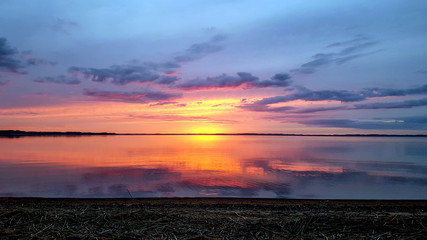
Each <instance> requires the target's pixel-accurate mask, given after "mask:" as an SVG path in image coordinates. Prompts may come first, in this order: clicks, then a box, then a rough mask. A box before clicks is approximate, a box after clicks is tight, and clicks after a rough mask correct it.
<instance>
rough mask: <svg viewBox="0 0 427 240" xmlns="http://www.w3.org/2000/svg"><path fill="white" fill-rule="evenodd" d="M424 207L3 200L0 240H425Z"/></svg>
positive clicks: (269, 201) (368, 203) (426, 215)
mask: <svg viewBox="0 0 427 240" xmlns="http://www.w3.org/2000/svg"><path fill="white" fill-rule="evenodd" d="M426 227H427V203H426V201H327V200H277V199H217V198H212V199H197V198H196V199H192V198H190V199H186V198H184V199H37V198H0V239H425V238H426V236H427V228H426Z"/></svg>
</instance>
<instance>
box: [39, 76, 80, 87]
mask: <svg viewBox="0 0 427 240" xmlns="http://www.w3.org/2000/svg"><path fill="white" fill-rule="evenodd" d="M34 82H37V83H59V84H68V85H78V84H80V80H79V79H77V78H75V77H70V76H65V75H59V76H57V77H40V78H37V79H35V80H34Z"/></svg>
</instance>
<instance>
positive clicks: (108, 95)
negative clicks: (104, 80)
mask: <svg viewBox="0 0 427 240" xmlns="http://www.w3.org/2000/svg"><path fill="white" fill-rule="evenodd" d="M84 94H85V95H87V96H93V97H96V98H97V99H99V100H103V101H117V102H131V103H149V102H156V101H167V100H171V99H176V98H179V97H181V96H182V94H179V93H167V92H160V91H151V90H145V91H141V92H113V91H98V90H88V89H86V90H85V92H84Z"/></svg>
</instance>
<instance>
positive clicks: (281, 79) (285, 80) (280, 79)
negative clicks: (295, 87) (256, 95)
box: [249, 73, 291, 87]
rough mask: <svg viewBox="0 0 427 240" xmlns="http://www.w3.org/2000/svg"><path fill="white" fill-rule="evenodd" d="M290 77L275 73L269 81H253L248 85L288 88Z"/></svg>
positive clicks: (285, 74)
mask: <svg viewBox="0 0 427 240" xmlns="http://www.w3.org/2000/svg"><path fill="white" fill-rule="evenodd" d="M290 79H291V76H290V75H289V74H287V73H277V74H275V75H274V76H273V77H271V79H270V80H262V81H259V80H255V81H253V82H251V83H250V84H249V85H250V86H253V87H288V86H290V85H291V80H290Z"/></svg>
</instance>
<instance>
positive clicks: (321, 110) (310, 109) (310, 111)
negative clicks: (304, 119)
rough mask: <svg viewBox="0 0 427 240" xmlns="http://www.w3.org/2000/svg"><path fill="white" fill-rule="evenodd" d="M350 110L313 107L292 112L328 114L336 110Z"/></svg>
mask: <svg viewBox="0 0 427 240" xmlns="http://www.w3.org/2000/svg"><path fill="white" fill-rule="evenodd" d="M349 109H350V108H349V107H347V106H334V107H312V108H304V109H299V110H296V111H292V113H315V112H326V111H336V110H349Z"/></svg>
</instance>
